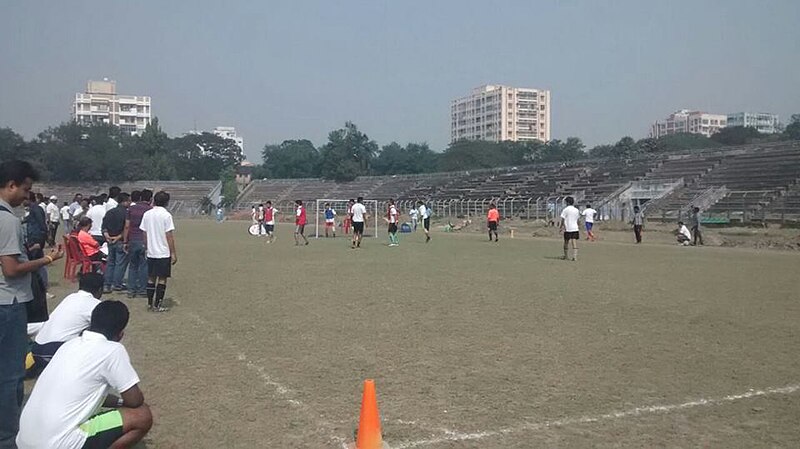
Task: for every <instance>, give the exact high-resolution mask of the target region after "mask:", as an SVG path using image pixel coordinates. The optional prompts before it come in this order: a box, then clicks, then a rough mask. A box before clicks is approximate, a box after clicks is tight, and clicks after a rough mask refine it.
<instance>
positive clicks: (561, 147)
mask: <svg viewBox="0 0 800 449" xmlns="http://www.w3.org/2000/svg"><path fill="white" fill-rule="evenodd" d="M585 147H586V146H585V145H584V144H583V142H582V141H581V139H579V138H577V137H567V141H566V142H561V141H560V140H558V139H553V140H551V141H549V142H547V143H546V144H544V146H543V147H542V151H541V153H540V159H539V160H540V161H541V162H571V161H576V160H579V159H583V158H585V157H586V153H584V151H583V149H584V148H585Z"/></svg>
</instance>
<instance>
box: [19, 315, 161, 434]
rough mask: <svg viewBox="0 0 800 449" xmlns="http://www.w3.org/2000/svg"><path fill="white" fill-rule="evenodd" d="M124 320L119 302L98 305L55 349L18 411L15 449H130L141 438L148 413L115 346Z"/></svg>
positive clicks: (146, 428) (149, 423) (130, 369)
mask: <svg viewBox="0 0 800 449" xmlns="http://www.w3.org/2000/svg"><path fill="white" fill-rule="evenodd" d="M129 316H130V315H129V312H128V308H127V307H126V306H125V304H124V303H122V302H120V301H104V302H101V303H100V304H97V306H96V307H95V308H94V310H93V311H92V315H91V320H90V324H89V328H88V329H86V330H85V331H83V333H82V334H81V335H80V336H79V337H76V338H73V339H72V340H70V341H68V342H66V343H64V344H63V345H62V346H61V347H60V348H59V349H58V352H56V354H55V356H53V359H52V360H51V361H50V364H49V365H47V368H45V370H44V372H42V375H41V376H39V380H38V381H37V382H36V385H35V386H34V387H33V391H32V392H31V395H30V398H29V399H28V402H27V403H26V404H25V409H24V410H23V411H22V418H21V420H20V429H19V435H18V436H17V447H19V449H42V448H48V449H76V448H98V449H99V448H129V447H133V446H135V445H136V443H137V442H139V441H140V440H141V439H142V438H144V436H145V435H146V434H147V432H148V431H149V430H150V427H151V426H152V425H153V415H152V414H151V413H150V408H149V407H148V406H147V404H145V403H144V395H143V394H142V391H141V390H140V389H139V375H138V374H137V373H136V370H134V369H133V366H131V360H130V357H129V356H128V351H127V350H126V349H125V346H123V345H122V344H121V343H120V340H122V337H123V335H124V334H125V327H126V326H127V325H128V319H129ZM109 393H114V394H109ZM117 395H119V396H121V397H119V396H117ZM102 408H107V409H111V410H102ZM6 447H9V446H6ZM11 447H13V444H12V445H11Z"/></svg>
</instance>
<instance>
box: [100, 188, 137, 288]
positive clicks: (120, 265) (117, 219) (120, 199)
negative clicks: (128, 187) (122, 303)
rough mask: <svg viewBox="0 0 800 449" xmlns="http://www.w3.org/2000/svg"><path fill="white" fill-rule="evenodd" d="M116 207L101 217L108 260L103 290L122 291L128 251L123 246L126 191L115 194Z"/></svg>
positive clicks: (124, 286)
mask: <svg viewBox="0 0 800 449" xmlns="http://www.w3.org/2000/svg"><path fill="white" fill-rule="evenodd" d="M115 202H116V203H117V207H115V208H113V209H109V210H108V212H106V215H105V217H104V218H103V237H104V238H105V239H106V242H107V243H108V262H107V264H106V271H105V292H106V293H110V292H111V291H117V292H119V291H123V290H125V289H127V286H126V285H125V284H124V283H123V280H124V279H125V271H126V270H127V269H128V252H127V249H126V248H125V245H126V242H125V239H124V238H125V220H126V218H127V215H128V206H129V205H130V203H131V198H130V196H129V195H128V194H127V193H124V192H122V193H120V194H118V195H117V200H116V201H115Z"/></svg>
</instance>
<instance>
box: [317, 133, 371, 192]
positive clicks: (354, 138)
mask: <svg viewBox="0 0 800 449" xmlns="http://www.w3.org/2000/svg"><path fill="white" fill-rule="evenodd" d="M377 152H378V144H377V143H375V142H374V141H372V140H370V139H369V137H368V136H367V135H366V134H364V133H362V132H361V131H359V130H358V127H356V125H355V124H354V123H352V122H347V123H345V125H344V128H341V129H337V130H335V131H331V132H330V133H329V134H328V143H326V144H325V145H324V146H323V147H322V148H321V150H320V156H321V159H322V162H321V166H320V175H321V176H322V177H323V178H325V179H333V180H336V181H352V180H354V179H356V177H358V176H359V175H368V174H369V173H370V167H371V164H372V160H373V158H374V157H375V154H376V153H377Z"/></svg>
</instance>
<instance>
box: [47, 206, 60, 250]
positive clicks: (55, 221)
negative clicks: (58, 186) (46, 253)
mask: <svg viewBox="0 0 800 449" xmlns="http://www.w3.org/2000/svg"><path fill="white" fill-rule="evenodd" d="M44 212H45V215H46V216H47V231H48V234H47V243H49V244H50V246H55V244H56V234H57V233H58V225H59V224H61V213H60V210H59V208H58V197H57V196H55V195H53V196H51V197H50V202H49V203H47V207H45V209H44Z"/></svg>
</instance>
